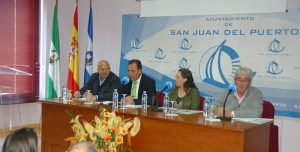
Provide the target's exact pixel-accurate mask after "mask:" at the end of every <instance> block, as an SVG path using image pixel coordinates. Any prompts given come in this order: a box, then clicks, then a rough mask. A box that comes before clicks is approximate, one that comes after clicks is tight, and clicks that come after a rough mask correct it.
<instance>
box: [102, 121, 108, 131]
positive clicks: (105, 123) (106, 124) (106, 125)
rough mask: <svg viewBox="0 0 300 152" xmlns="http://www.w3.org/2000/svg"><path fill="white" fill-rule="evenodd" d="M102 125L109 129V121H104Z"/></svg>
mask: <svg viewBox="0 0 300 152" xmlns="http://www.w3.org/2000/svg"><path fill="white" fill-rule="evenodd" d="M102 126H103V128H105V129H107V128H108V122H107V121H102Z"/></svg>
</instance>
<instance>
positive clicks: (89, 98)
mask: <svg viewBox="0 0 300 152" xmlns="http://www.w3.org/2000/svg"><path fill="white" fill-rule="evenodd" d="M86 92H87V96H86V102H87V104H91V103H92V99H91V90H86Z"/></svg>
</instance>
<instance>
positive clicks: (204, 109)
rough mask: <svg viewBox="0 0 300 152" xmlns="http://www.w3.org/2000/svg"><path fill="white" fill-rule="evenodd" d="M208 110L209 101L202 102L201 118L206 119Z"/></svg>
mask: <svg viewBox="0 0 300 152" xmlns="http://www.w3.org/2000/svg"><path fill="white" fill-rule="evenodd" d="M208 110H209V100H207V99H205V100H204V102H203V117H205V118H207V116H208Z"/></svg>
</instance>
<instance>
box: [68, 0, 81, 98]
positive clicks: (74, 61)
mask: <svg viewBox="0 0 300 152" xmlns="http://www.w3.org/2000/svg"><path fill="white" fill-rule="evenodd" d="M78 55H79V54H78V14H77V3H76V8H75V12H74V20H73V29H72V38H71V49H70V57H69V72H68V82H67V87H68V89H69V90H72V94H73V95H74V92H76V91H78V89H79V66H78V65H79V57H78Z"/></svg>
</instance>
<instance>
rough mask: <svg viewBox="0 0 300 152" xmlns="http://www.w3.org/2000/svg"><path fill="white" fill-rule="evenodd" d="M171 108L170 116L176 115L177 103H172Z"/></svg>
mask: <svg viewBox="0 0 300 152" xmlns="http://www.w3.org/2000/svg"><path fill="white" fill-rule="evenodd" d="M170 103H171V107H170V108H169V111H170V114H171V115H174V112H175V111H176V110H177V108H174V105H175V101H170Z"/></svg>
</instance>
